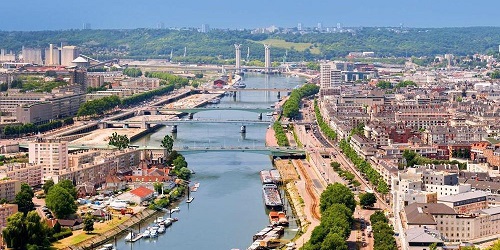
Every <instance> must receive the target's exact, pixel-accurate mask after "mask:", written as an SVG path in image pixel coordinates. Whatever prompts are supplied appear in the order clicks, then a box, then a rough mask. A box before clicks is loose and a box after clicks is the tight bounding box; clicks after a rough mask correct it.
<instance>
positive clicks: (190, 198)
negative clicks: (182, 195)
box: [186, 197, 194, 203]
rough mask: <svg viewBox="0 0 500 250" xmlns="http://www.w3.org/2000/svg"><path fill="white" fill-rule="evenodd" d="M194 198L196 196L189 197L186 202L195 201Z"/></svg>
mask: <svg viewBox="0 0 500 250" xmlns="http://www.w3.org/2000/svg"><path fill="white" fill-rule="evenodd" d="M193 200H194V197H189V198H188V199H187V201H186V203H191V202H193Z"/></svg>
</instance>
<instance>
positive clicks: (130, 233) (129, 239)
mask: <svg viewBox="0 0 500 250" xmlns="http://www.w3.org/2000/svg"><path fill="white" fill-rule="evenodd" d="M133 238H135V233H134V232H132V231H130V232H129V233H128V234H127V236H125V241H126V242H131V241H132V239H133Z"/></svg>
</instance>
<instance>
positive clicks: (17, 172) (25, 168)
mask: <svg viewBox="0 0 500 250" xmlns="http://www.w3.org/2000/svg"><path fill="white" fill-rule="evenodd" d="M3 178H9V179H12V180H19V181H20V182H21V183H27V184H28V185H30V186H31V187H36V186H40V185H41V184H42V165H32V164H26V163H15V164H8V165H4V166H0V179H3Z"/></svg>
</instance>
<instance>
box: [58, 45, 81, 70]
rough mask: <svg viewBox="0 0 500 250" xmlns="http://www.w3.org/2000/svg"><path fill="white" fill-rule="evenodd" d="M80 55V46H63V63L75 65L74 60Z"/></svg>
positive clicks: (64, 64)
mask: <svg viewBox="0 0 500 250" xmlns="http://www.w3.org/2000/svg"><path fill="white" fill-rule="evenodd" d="M78 55H79V53H78V48H77V47H76V46H63V47H62V50H61V65H63V66H73V60H75V59H76V58H77V57H78Z"/></svg>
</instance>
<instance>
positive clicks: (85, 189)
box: [76, 182, 97, 198]
mask: <svg viewBox="0 0 500 250" xmlns="http://www.w3.org/2000/svg"><path fill="white" fill-rule="evenodd" d="M96 193H97V192H96V189H95V187H94V184H92V183H90V182H85V183H82V184H80V185H77V186H76V196H77V198H84V197H85V196H94V195H96Z"/></svg>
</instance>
